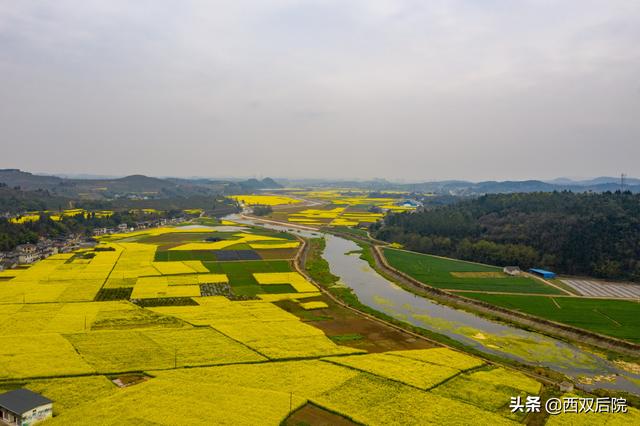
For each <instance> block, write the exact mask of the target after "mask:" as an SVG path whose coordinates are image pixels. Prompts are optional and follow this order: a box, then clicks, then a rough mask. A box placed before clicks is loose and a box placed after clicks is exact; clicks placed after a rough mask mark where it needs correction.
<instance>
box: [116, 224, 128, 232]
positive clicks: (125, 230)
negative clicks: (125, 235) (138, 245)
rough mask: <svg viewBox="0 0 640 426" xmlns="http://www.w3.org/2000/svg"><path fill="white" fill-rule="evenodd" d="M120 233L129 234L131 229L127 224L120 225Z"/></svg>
mask: <svg viewBox="0 0 640 426" xmlns="http://www.w3.org/2000/svg"><path fill="white" fill-rule="evenodd" d="M118 231H120V232H127V231H129V227H128V226H127V224H126V223H121V224H120V225H118Z"/></svg>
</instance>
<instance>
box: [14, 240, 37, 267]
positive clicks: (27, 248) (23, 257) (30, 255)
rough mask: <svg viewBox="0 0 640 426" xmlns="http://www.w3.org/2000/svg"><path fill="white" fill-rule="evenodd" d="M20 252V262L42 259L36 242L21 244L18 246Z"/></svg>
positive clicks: (17, 249) (17, 250)
mask: <svg viewBox="0 0 640 426" xmlns="http://www.w3.org/2000/svg"><path fill="white" fill-rule="evenodd" d="M16 252H17V253H18V263H23V264H24V263H33V262H35V261H36V260H38V259H40V255H39V254H38V247H37V246H35V245H34V244H20V245H19V246H17V247H16Z"/></svg>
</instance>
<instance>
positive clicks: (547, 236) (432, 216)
mask: <svg viewBox="0 0 640 426" xmlns="http://www.w3.org/2000/svg"><path fill="white" fill-rule="evenodd" d="M374 233H375V236H376V237H377V238H379V239H382V240H387V241H395V242H399V243H402V244H404V245H405V247H407V248H408V249H411V250H416V251H420V252H425V253H433V254H438V255H442V256H451V257H456V258H460V259H466V260H473V261H478V262H484V263H491V264H496V265H519V266H520V267H522V268H529V267H532V266H540V267H545V268H549V269H553V270H555V271H557V272H560V273H566V274H575V275H589V276H595V277H602V278H616V279H627V280H634V281H640V195H639V194H635V195H634V194H631V193H630V192H624V193H620V192H617V193H610V192H609V193H601V194H593V193H580V194H576V193H572V192H552V193H529V194H520V193H519V194H492V195H485V196H482V197H480V198H477V199H473V200H467V201H462V202H459V203H456V204H454V205H450V206H445V207H438V208H434V209H432V210H428V211H424V212H419V213H414V214H392V215H389V216H387V218H386V219H385V220H384V222H383V223H381V224H379V225H377V226H375V227H374Z"/></svg>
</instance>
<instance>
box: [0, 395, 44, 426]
mask: <svg viewBox="0 0 640 426" xmlns="http://www.w3.org/2000/svg"><path fill="white" fill-rule="evenodd" d="M51 416H53V401H51V400H50V399H48V398H45V397H44V396H42V395H39V394H37V393H35V392H31V391H30V390H29V389H16V390H12V391H10V392H7V393H3V394H1V395H0V424H8V425H12V426H13V425H19V426H29V425H32V424H35V423H38V422H41V421H43V420H46V419H48V418H49V417H51Z"/></svg>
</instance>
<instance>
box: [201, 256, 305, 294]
mask: <svg viewBox="0 0 640 426" xmlns="http://www.w3.org/2000/svg"><path fill="white" fill-rule="evenodd" d="M203 265H204V266H205V267H206V268H207V269H209V270H210V271H211V272H212V273H214V274H226V275H227V277H229V285H230V286H231V287H233V292H234V293H235V294H237V295H240V296H255V295H256V294H260V293H266V292H267V291H265V288H266V287H267V286H261V285H259V284H258V282H257V281H256V280H255V278H254V277H253V273H254V272H291V271H292V269H291V265H290V264H289V262H288V261H286V260H266V261H253V260H248V261H233V262H203ZM289 287H290V286H289ZM269 290H270V291H268V292H270V293H278V292H285V291H284V289H283V287H281V286H279V287H277V288H274V289H269Z"/></svg>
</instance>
